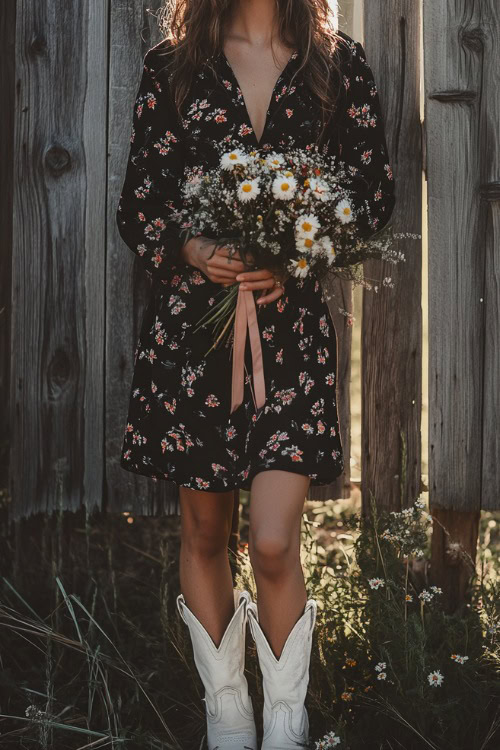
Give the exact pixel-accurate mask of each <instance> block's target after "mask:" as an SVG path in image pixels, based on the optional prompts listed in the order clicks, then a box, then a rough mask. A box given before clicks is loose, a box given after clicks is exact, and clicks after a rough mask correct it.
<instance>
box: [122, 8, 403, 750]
mask: <svg viewBox="0 0 500 750" xmlns="http://www.w3.org/2000/svg"><path fill="white" fill-rule="evenodd" d="M331 5H332V4H331V3H328V2H327V1H326V0H245V1H244V2H243V1H242V0H233V2H231V1H230V0H178V2H177V3H176V7H175V9H174V14H173V16H172V18H171V20H170V22H169V27H170V30H171V33H170V35H169V38H168V39H165V40H164V41H163V42H161V43H160V44H158V45H157V46H155V47H153V48H152V49H151V50H149V52H148V53H147V54H146V56H145V59H144V70H143V76H142V80H141V83H140V86H139V90H138V93H137V100H136V103H135V108H134V114H133V130H132V137H131V147H130V155H129V160H128V164H127V172H126V176H125V182H124V185H123V190H122V194H121V198H120V203H119V207H118V213H117V223H118V227H119V230H120V234H121V236H122V237H123V239H124V241H125V242H126V244H127V245H128V246H129V247H130V248H131V250H133V251H134V252H135V253H136V254H137V255H138V256H139V257H140V258H141V259H142V262H143V264H144V266H145V268H146V270H147V272H148V273H149V275H150V276H151V277H152V281H153V294H152V296H151V301H150V304H149V306H148V308H147V310H146V313H145V316H144V321H143V324H142V328H141V332H140V338H139V342H138V345H137V349H136V352H135V358H134V359H135V361H134V368H135V369H134V377H133V382H132V390H131V396H130V403H129V413H128V420H127V426H126V429H125V437H124V442H123V449H122V454H121V466H122V467H123V468H124V469H126V470H128V471H132V472H136V473H140V474H145V475H147V476H150V477H152V478H153V479H155V480H158V479H168V480H170V481H174V482H176V483H177V484H178V486H179V494H180V505H181V533H182V537H181V553H180V581H181V590H182V594H180V595H179V597H178V599H177V604H178V608H179V612H180V613H181V615H182V617H183V619H184V621H185V622H186V623H187V625H188V627H189V631H190V635H191V639H192V644H193V650H194V658H195V662H196V665H197V668H198V670H199V674H200V677H201V679H202V681H203V684H204V687H205V701H206V720H207V742H208V748H209V750H216V748H231V749H232V748H238V750H244V748H247V749H248V748H251V749H252V750H256V748H257V744H256V732H255V722H254V715H253V708H252V702H251V699H250V697H249V695H248V689H247V682H246V679H245V677H244V674H243V669H244V637H245V629H246V627H245V626H246V620H247V616H248V619H249V624H250V628H251V632H252V635H253V638H254V640H255V642H256V648H257V653H258V658H259V663H260V666H261V670H262V674H263V692H264V716H263V719H264V737H263V744H262V748H263V749H264V750H271V749H273V750H277V749H282V748H283V749H284V748H291V747H294V748H296V747H297V746H300V745H303V744H305V743H306V742H307V741H308V731H309V727H308V716H307V711H306V708H305V706H304V700H305V696H306V691H307V685H308V677H309V676H308V672H309V659H310V649H311V643H312V635H313V629H314V625H315V617H316V602H315V600H314V599H308V598H307V592H306V589H305V585H304V576H303V571H302V568H301V563H300V554H299V553H300V526H301V516H302V511H303V504H304V499H305V497H306V495H307V491H308V487H309V485H310V484H311V483H312V484H313V485H319V484H329V483H331V482H332V481H333V480H334V479H335V478H336V477H337V476H339V475H340V474H341V473H342V470H343V466H344V457H343V451H342V443H341V438H340V433H339V423H338V415H337V406H336V400H335V396H336V391H335V386H336V366H337V351H336V346H337V341H336V331H335V329H334V326H333V323H332V320H331V317H330V314H329V310H328V307H327V304H326V301H325V299H324V297H323V294H322V289H321V285H320V283H319V282H318V280H316V279H314V278H306V279H298V278H296V277H289V278H287V279H285V278H283V279H278V278H275V277H274V276H273V274H272V273H271V272H270V271H269V270H267V269H265V268H262V269H257V270H255V269H252V268H250V267H247V266H245V265H244V264H243V263H242V262H241V261H240V260H236V259H235V258H232V259H231V258H229V257H228V256H229V253H228V249H227V248H219V249H217V250H216V252H215V253H214V252H213V240H214V239H215V237H196V238H192V239H190V240H189V241H188V242H186V243H185V242H184V240H183V239H182V237H181V227H180V226H179V224H177V223H176V222H175V221H174V219H173V212H174V211H175V210H176V209H178V208H180V207H181V206H182V200H181V187H182V181H183V175H184V168H185V167H190V166H193V165H200V166H203V167H204V168H209V167H210V166H215V165H216V164H217V161H218V156H217V153H216V151H215V149H214V143H216V142H219V141H221V140H223V139H224V138H226V139H229V138H231V137H233V138H236V139H238V140H239V141H241V143H242V144H243V145H250V146H252V147H254V148H257V147H258V148H259V149H262V150H263V151H264V152H265V151H269V152H271V151H280V150H285V149H286V148H287V147H288V146H289V147H292V146H293V147H302V148H305V147H307V146H308V145H311V144H314V143H321V144H322V145H323V147H324V148H325V151H326V152H328V153H330V154H337V156H338V157H339V159H342V160H343V161H345V162H346V163H347V164H348V165H349V168H350V173H351V175H352V177H353V179H354V180H355V183H356V187H357V194H356V198H355V200H354V204H355V206H356V204H359V203H363V204H364V205H365V207H367V208H368V214H367V218H366V219H365V223H364V226H363V230H364V232H365V233H366V234H367V235H369V234H372V233H374V232H375V231H377V230H378V229H380V228H382V227H383V226H384V225H385V224H386V223H387V221H388V220H389V217H390V215H391V212H392V210H393V205H394V181H393V176H392V171H391V167H390V164H389V160H388V155H387V147H386V141H385V135H384V125H383V120H382V114H381V110H380V104H379V99H378V94H377V89H376V85H375V82H374V79H373V74H372V71H371V69H370V67H369V65H368V63H367V62H366V59H365V54H364V50H363V47H362V45H361V44H360V43H359V42H354V41H353V40H352V39H351V38H350V37H348V36H347V35H346V34H343V33H341V32H338V33H335V31H334V29H333V28H332V25H331V21H332V15H331V8H330V7H329V6H331ZM234 283H239V284H240V287H239V294H243V293H246V294H252V295H253V290H260V291H259V294H260V295H261V296H260V297H259V298H258V299H257V300H256V304H257V309H258V321H259V330H260V335H261V339H262V350H263V366H264V372H265V377H266V393H267V398H266V403H265V405H264V408H261V409H260V410H259V411H258V412H256V411H255V408H254V404H253V392H252V372H251V370H252V365H251V362H252V358H251V351H250V347H249V345H248V341H247V348H246V350H245V365H246V369H247V373H246V378H245V385H244V398H243V402H242V403H241V405H240V406H239V407H238V408H237V409H236V410H235V411H233V413H232V414H230V400H231V351H230V350H229V351H228V349H227V348H226V349H224V348H223V349H222V350H215V351H213V352H212V353H211V354H209V355H208V356H207V357H204V352H205V351H206V349H207V339H206V336H205V335H203V334H202V333H200V332H198V333H197V334H194V333H193V330H192V329H193V328H194V327H195V325H194V324H195V323H196V321H197V320H198V319H199V318H200V317H201V315H202V314H203V313H204V312H205V311H206V309H207V308H209V307H210V306H211V305H213V304H214V301H215V298H216V295H217V294H218V293H220V292H221V290H223V288H224V287H225V286H227V285H228V284H234ZM237 487H240V488H243V489H248V490H250V493H251V502H250V537H249V554H250V559H251V563H252V567H253V572H254V575H255V581H256V586H257V593H258V609H257V606H256V604H255V602H253V601H252V600H251V597H250V594H249V593H248V592H246V591H243V592H241V593H240V595H239V597H237V596H236V592H233V587H232V578H231V571H230V566H229V561H228V556H227V547H228V540H229V534H230V530H231V518H232V510H233V493H232V490H234V488H237Z"/></svg>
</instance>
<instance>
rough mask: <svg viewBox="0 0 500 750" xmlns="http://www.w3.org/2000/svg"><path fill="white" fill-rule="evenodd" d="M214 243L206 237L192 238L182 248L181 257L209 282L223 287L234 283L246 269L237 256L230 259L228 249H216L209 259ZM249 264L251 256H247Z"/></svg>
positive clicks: (246, 266)
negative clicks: (198, 270) (206, 277)
mask: <svg viewBox="0 0 500 750" xmlns="http://www.w3.org/2000/svg"><path fill="white" fill-rule="evenodd" d="M214 244H215V243H214V241H213V240H210V239H209V238H207V237H192V238H191V239H190V240H189V241H188V242H187V243H186V244H185V245H184V247H183V248H182V251H181V257H182V259H183V260H184V262H185V263H188V264H189V265H191V266H195V267H196V268H199V269H200V271H202V272H203V273H204V274H205V275H206V276H208V278H209V279H210V281H213V282H214V283H216V284H222V285H223V286H229V285H230V284H234V283H236V276H237V275H238V274H239V273H242V271H246V270H247V269H248V265H245V263H243V261H242V260H240V259H239V256H238V255H236V254H235V255H233V256H232V257H230V255H229V253H230V250H229V248H228V247H218V248H217V249H216V251H215V253H214V254H213V255H212V257H211V258H208V256H209V255H211V253H212V250H213V247H214ZM248 259H249V262H252V256H251V255H249V258H248Z"/></svg>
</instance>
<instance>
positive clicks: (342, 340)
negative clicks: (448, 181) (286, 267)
mask: <svg viewBox="0 0 500 750" xmlns="http://www.w3.org/2000/svg"><path fill="white" fill-rule="evenodd" d="M362 7H363V0H341V2H339V4H338V11H339V12H338V19H337V20H338V28H339V29H341V30H342V31H345V33H346V34H349V36H351V37H352V38H354V39H356V40H357V39H358V38H359V37H358V36H357V34H358V32H359V29H358V25H359V24H358V20H359V17H360V16H361V11H362ZM323 289H324V292H325V298H326V300H327V303H328V308H329V310H330V314H331V318H332V321H333V325H334V327H335V331H336V333H337V385H336V388H335V399H336V401H337V409H338V415H339V425H340V436H341V440H342V449H343V454H344V471H343V472H342V474H341V475H340V476H339V477H338V478H337V479H336V480H334V481H333V482H332V483H331V484H328V485H323V486H320V487H311V486H310V487H309V490H308V493H307V499H308V500H336V499H337V498H346V497H350V495H351V464H350V458H351V393H350V384H351V350H352V328H351V327H350V326H349V325H348V324H347V322H346V321H347V319H346V317H345V316H344V315H342V313H340V312H339V309H338V308H343V309H344V310H346V311H347V312H348V313H350V314H352V313H353V296H352V284H351V283H350V282H346V281H340V280H337V279H336V280H335V281H334V282H332V281H325V282H323Z"/></svg>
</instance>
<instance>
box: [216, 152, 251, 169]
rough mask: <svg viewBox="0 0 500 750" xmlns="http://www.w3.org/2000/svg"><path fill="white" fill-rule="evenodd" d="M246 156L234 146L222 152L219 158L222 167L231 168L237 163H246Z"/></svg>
mask: <svg viewBox="0 0 500 750" xmlns="http://www.w3.org/2000/svg"><path fill="white" fill-rule="evenodd" d="M247 162H248V157H247V155H246V154H245V153H243V151H240V149H238V148H235V149H234V150H233V151H228V152H227V153H226V154H223V155H222V157H221V160H220V165H221V167H222V169H233V168H234V167H235V166H236V165H237V164H246V163H247Z"/></svg>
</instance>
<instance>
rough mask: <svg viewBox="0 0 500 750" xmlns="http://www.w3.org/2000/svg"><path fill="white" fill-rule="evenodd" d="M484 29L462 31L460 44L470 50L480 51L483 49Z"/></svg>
mask: <svg viewBox="0 0 500 750" xmlns="http://www.w3.org/2000/svg"><path fill="white" fill-rule="evenodd" d="M484 38H485V37H484V31H483V30H482V29H481V28H476V29H468V30H467V31H464V32H463V33H462V44H463V46H464V47H467V48H468V49H470V50H472V52H477V53H479V54H480V53H481V52H482V51H483V49H484Z"/></svg>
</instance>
